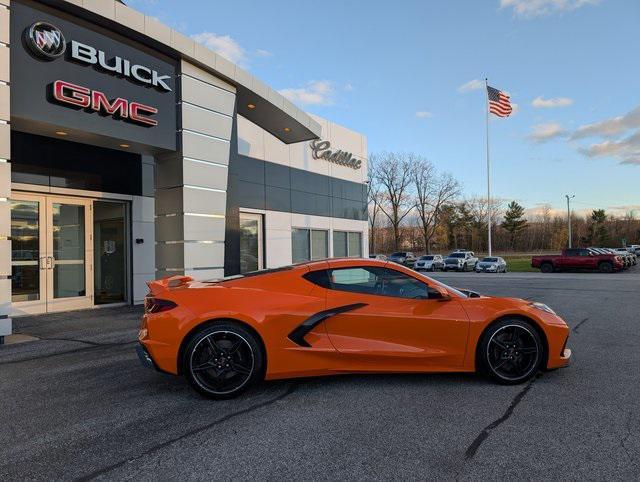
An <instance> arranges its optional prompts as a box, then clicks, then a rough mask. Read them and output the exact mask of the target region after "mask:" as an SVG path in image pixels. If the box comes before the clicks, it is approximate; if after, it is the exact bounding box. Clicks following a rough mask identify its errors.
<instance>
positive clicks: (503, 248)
mask: <svg viewBox="0 0 640 482" xmlns="http://www.w3.org/2000/svg"><path fill="white" fill-rule="evenodd" d="M461 195H462V188H461V185H460V183H459V182H458V181H457V180H456V179H455V178H454V177H453V176H452V175H451V174H450V173H443V172H438V171H437V169H436V168H435V166H434V165H433V163H431V162H430V161H429V160H428V159H426V158H424V157H423V156H420V155H418V154H414V153H394V152H382V153H378V154H373V155H372V156H371V157H370V159H369V177H368V209H369V252H370V253H390V252H392V251H402V250H406V251H414V252H417V253H422V252H425V253H432V252H446V251H449V250H452V249H470V250H473V251H476V252H478V253H484V252H486V251H487V249H488V233H487V231H488V230H487V218H488V217H489V215H490V216H491V220H492V222H491V224H492V231H491V234H492V236H491V237H492V246H493V249H494V251H496V252H543V251H558V250H560V249H562V248H563V247H565V246H566V245H567V242H568V227H567V217H566V215H564V216H562V215H558V214H556V213H554V211H553V210H552V208H551V207H550V206H542V207H541V208H540V209H539V210H538V211H537V213H536V214H534V215H526V211H525V208H524V207H523V206H521V205H520V204H519V203H518V202H516V201H515V200H513V201H510V202H507V200H504V199H492V200H491V202H490V203H489V202H488V201H487V199H486V198H484V197H480V196H471V197H467V198H463V197H461ZM571 225H572V238H573V239H572V241H573V245H574V246H621V245H622V244H623V243H624V242H626V243H627V244H631V243H638V241H639V240H640V220H638V219H636V218H635V215H634V213H633V212H629V213H627V214H626V215H625V216H623V217H615V216H612V215H608V214H607V213H606V212H605V211H604V210H602V209H596V210H593V212H592V213H590V214H589V215H587V216H576V215H572V221H571Z"/></svg>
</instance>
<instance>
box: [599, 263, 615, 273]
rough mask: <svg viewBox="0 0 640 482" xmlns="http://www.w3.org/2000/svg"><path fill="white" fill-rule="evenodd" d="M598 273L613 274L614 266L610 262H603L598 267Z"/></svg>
mask: <svg viewBox="0 0 640 482" xmlns="http://www.w3.org/2000/svg"><path fill="white" fill-rule="evenodd" d="M598 271H600V272H601V273H613V264H612V263H611V262H609V261H603V262H602V263H600V264H599V265H598Z"/></svg>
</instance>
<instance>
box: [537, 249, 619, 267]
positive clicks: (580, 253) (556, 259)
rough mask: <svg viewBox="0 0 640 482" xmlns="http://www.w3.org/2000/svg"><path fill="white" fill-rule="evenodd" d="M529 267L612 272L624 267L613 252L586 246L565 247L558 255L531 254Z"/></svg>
mask: <svg viewBox="0 0 640 482" xmlns="http://www.w3.org/2000/svg"><path fill="white" fill-rule="evenodd" d="M531 267H532V268H540V271H542V272H543V273H553V272H554V271H563V270H577V269H580V270H598V271H600V272H601V273H612V272H614V271H620V270H622V268H624V262H623V261H622V258H620V256H617V255H615V254H598V253H596V252H594V251H591V250H590V249H586V248H573V249H570V248H567V249H563V250H562V254H560V255H545V256H533V257H532V258H531Z"/></svg>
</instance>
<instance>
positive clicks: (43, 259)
mask: <svg viewBox="0 0 640 482" xmlns="http://www.w3.org/2000/svg"><path fill="white" fill-rule="evenodd" d="M46 259H47V256H42V257H41V258H40V269H47V261H46Z"/></svg>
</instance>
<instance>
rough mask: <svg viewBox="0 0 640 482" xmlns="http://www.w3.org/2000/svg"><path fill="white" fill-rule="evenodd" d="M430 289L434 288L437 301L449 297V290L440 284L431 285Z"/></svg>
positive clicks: (448, 298) (445, 299)
mask: <svg viewBox="0 0 640 482" xmlns="http://www.w3.org/2000/svg"><path fill="white" fill-rule="evenodd" d="M430 288H431V289H432V290H434V291H435V292H436V293H438V295H437V296H436V297H435V298H436V299H437V300H438V301H449V300H450V299H451V295H450V294H449V292H448V291H447V290H446V289H445V288H443V287H442V286H438V285H435V286H431V287H430Z"/></svg>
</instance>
